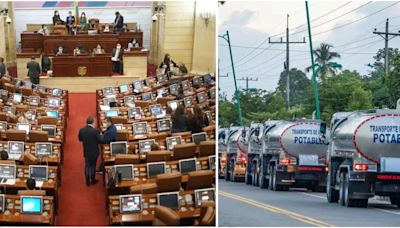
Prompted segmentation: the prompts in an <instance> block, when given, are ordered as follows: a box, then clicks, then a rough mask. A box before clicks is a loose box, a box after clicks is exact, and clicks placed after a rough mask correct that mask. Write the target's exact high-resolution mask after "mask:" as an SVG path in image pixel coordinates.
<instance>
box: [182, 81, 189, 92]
mask: <svg viewBox="0 0 400 228" xmlns="http://www.w3.org/2000/svg"><path fill="white" fill-rule="evenodd" d="M181 84H182V90H183V91H186V90H188V89H190V82H189V80H185V81H182V83H181Z"/></svg>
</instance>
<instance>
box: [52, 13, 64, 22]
mask: <svg viewBox="0 0 400 228" xmlns="http://www.w3.org/2000/svg"><path fill="white" fill-rule="evenodd" d="M61 24H63V21H62V20H61V17H60V14H59V13H58V11H57V10H55V11H54V16H53V25H61Z"/></svg>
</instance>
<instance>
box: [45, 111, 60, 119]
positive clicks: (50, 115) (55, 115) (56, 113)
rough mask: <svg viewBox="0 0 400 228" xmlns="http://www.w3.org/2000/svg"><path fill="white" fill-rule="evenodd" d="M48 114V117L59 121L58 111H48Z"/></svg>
mask: <svg viewBox="0 0 400 228" xmlns="http://www.w3.org/2000/svg"><path fill="white" fill-rule="evenodd" d="M46 114H47V116H49V117H53V118H56V119H58V111H55V110H48V111H46Z"/></svg>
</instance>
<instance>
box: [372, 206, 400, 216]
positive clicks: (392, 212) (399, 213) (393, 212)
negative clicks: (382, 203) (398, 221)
mask: <svg viewBox="0 0 400 228" xmlns="http://www.w3.org/2000/svg"><path fill="white" fill-rule="evenodd" d="M374 209H376V210H378V211H382V212H386V213H391V214H395V215H400V212H395V211H391V210H386V209H382V208H376V207H375V208H374Z"/></svg>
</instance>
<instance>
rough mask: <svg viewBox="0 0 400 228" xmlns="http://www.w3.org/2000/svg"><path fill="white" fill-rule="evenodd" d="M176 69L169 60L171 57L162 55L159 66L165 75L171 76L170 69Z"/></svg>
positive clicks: (175, 65)
mask: <svg viewBox="0 0 400 228" xmlns="http://www.w3.org/2000/svg"><path fill="white" fill-rule="evenodd" d="M172 66H173V67H178V65H177V64H176V63H175V62H174V61H173V60H172V59H171V56H170V55H169V54H168V53H167V54H165V55H164V60H163V61H162V62H161V64H160V68H164V69H165V74H167V75H168V76H170V75H171V73H172V72H171V67H172Z"/></svg>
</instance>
